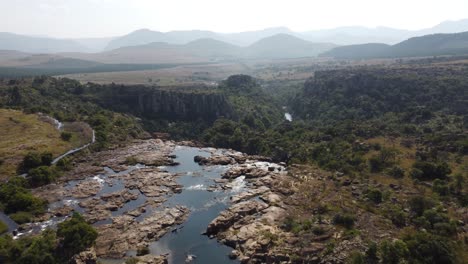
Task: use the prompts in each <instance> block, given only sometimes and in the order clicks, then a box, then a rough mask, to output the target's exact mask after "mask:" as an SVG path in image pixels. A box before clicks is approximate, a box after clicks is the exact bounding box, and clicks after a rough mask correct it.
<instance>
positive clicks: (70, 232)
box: [57, 213, 98, 256]
mask: <svg viewBox="0 0 468 264" xmlns="http://www.w3.org/2000/svg"><path fill="white" fill-rule="evenodd" d="M57 236H58V237H59V238H61V242H62V247H63V249H64V250H65V251H66V252H67V253H68V254H69V255H70V256H71V255H74V254H76V253H79V252H81V251H83V250H85V249H86V248H89V247H90V246H92V245H93V244H94V241H95V240H96V238H97V236H98V234H97V232H96V230H94V228H93V227H92V226H91V225H89V224H87V223H86V221H85V220H84V218H83V217H82V216H81V215H80V214H78V213H74V214H73V216H72V218H71V219H69V220H67V221H65V222H63V223H60V224H59V226H58V229H57Z"/></svg>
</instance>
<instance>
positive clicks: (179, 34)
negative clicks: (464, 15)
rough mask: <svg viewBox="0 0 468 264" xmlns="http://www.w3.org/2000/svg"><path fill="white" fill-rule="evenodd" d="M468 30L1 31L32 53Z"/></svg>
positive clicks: (346, 40)
mask: <svg viewBox="0 0 468 264" xmlns="http://www.w3.org/2000/svg"><path fill="white" fill-rule="evenodd" d="M463 31H468V19H464V20H459V21H445V22H442V23H440V24H438V25H436V26H434V27H432V28H428V29H424V30H416V31H411V30H400V29H392V28H386V27H377V28H366V27H340V28H334V29H325V30H315V31H306V32H294V31H291V30H290V29H288V28H284V27H280V28H268V29H264V30H259V31H248V32H240V33H216V32H212V31H202V30H191V31H170V32H166V33H164V32H158V31H152V30H149V29H140V30H137V31H134V32H132V33H130V34H127V35H125V36H119V37H114V38H93V39H55V38H48V37H34V36H24V35H18V34H13V33H1V32H0V50H17V51H22V52H28V53H61V52H101V51H104V50H107V51H109V50H114V49H118V48H122V47H128V46H139V45H145V44H149V43H153V42H165V43H168V44H178V45H183V44H187V43H189V42H192V41H195V40H198V39H207V38H209V39H214V40H218V41H222V42H226V43H229V44H232V45H237V46H244V47H246V46H250V45H252V44H253V43H255V42H258V41H259V40H261V39H264V38H268V37H271V36H275V35H278V34H288V35H291V36H294V37H297V38H300V39H302V40H306V41H310V42H316V43H334V44H336V45H351V44H364V43H384V44H395V43H399V42H401V41H403V40H405V39H408V38H411V37H416V36H423V35H428V34H434V33H458V32H463Z"/></svg>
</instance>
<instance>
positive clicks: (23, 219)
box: [10, 211, 34, 225]
mask: <svg viewBox="0 0 468 264" xmlns="http://www.w3.org/2000/svg"><path fill="white" fill-rule="evenodd" d="M33 217H34V216H33V215H32V214H31V213H30V212H21V211H20V212H16V213H13V214H10V218H11V219H12V220H13V221H15V222H16V223H17V224H20V225H21V224H26V223H30V222H31V221H32V219H33Z"/></svg>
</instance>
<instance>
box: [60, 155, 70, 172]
mask: <svg viewBox="0 0 468 264" xmlns="http://www.w3.org/2000/svg"><path fill="white" fill-rule="evenodd" d="M56 166H57V168H59V169H60V170H62V171H68V170H70V169H71V168H72V164H71V162H70V158H68V157H65V158H63V159H61V160H59V161H58V162H57V164H56Z"/></svg>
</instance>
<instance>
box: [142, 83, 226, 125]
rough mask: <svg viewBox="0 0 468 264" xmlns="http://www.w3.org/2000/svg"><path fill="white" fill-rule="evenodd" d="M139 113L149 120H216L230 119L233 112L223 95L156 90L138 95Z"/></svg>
mask: <svg viewBox="0 0 468 264" xmlns="http://www.w3.org/2000/svg"><path fill="white" fill-rule="evenodd" d="M138 112H139V113H140V114H141V115H142V116H144V117H148V118H161V117H162V118H167V119H182V120H197V119H200V118H201V119H203V120H211V121H213V120H215V119H217V118H219V117H221V116H224V117H230V116H231V115H232V110H231V107H230V105H229V104H228V103H227V101H226V98H225V97H224V95H222V94H218V93H211V94H210V93H208V94H197V93H187V92H174V91H162V90H155V91H152V92H149V93H141V94H138Z"/></svg>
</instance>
